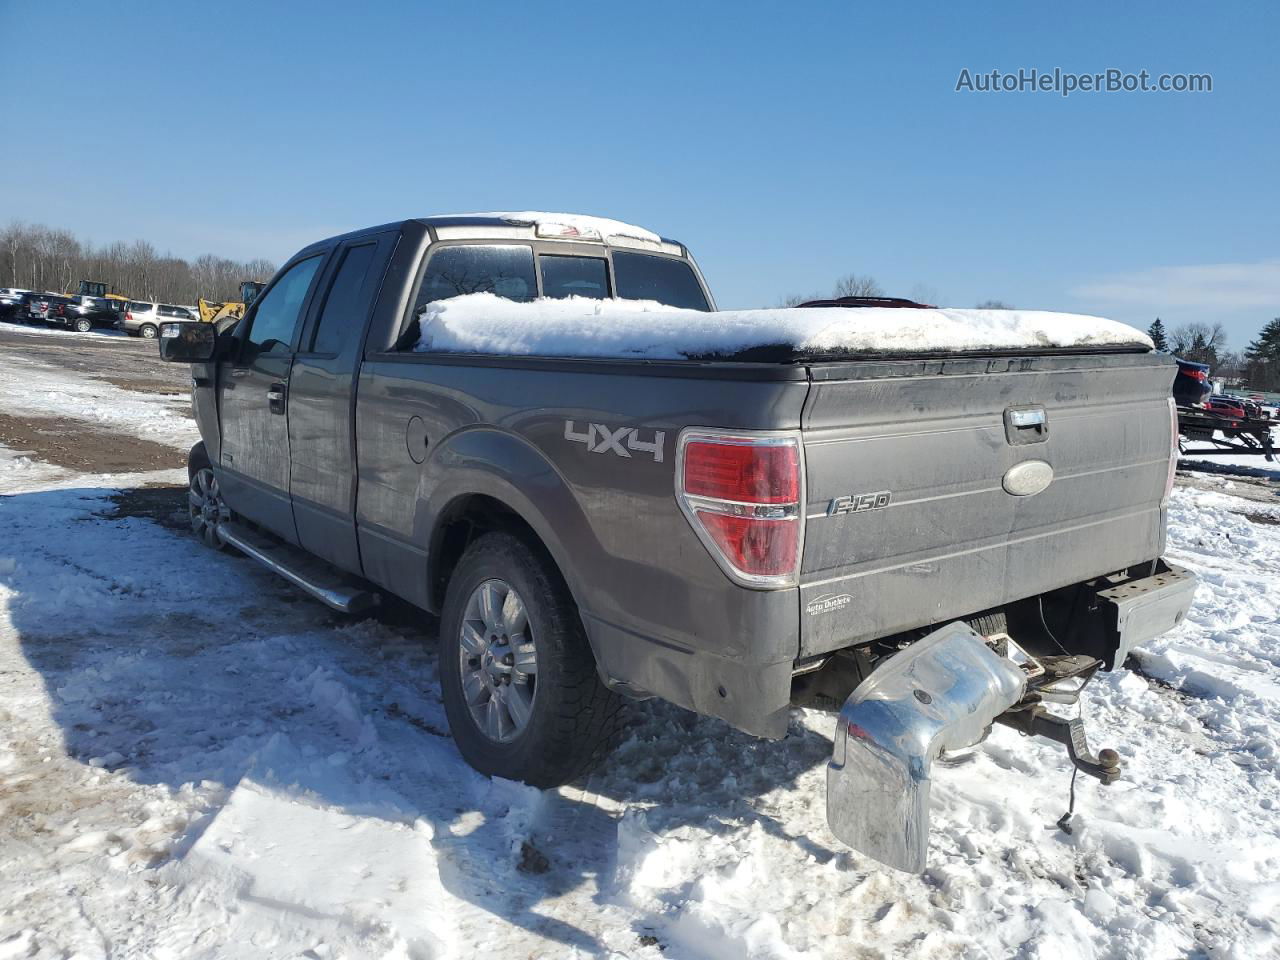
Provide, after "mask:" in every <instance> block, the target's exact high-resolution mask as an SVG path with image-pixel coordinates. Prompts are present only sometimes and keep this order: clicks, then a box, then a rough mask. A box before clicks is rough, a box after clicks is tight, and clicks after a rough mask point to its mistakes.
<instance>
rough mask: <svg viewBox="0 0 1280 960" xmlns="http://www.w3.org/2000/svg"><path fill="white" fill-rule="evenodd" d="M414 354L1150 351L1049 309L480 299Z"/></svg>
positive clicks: (444, 318) (1145, 342) (1107, 325)
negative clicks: (707, 306) (712, 306)
mask: <svg viewBox="0 0 1280 960" xmlns="http://www.w3.org/2000/svg"><path fill="white" fill-rule="evenodd" d="M419 324H420V337H419V340H418V343H417V345H416V346H415V348H414V349H415V350H417V351H434V352H455V353H485V354H500V355H515V356H522V355H524V356H542V357H611V358H624V359H625V358H642V359H650V360H682V359H688V358H690V357H714V356H719V357H732V356H735V355H740V354H742V353H743V352H744V351H749V350H752V349H758V348H765V347H781V348H783V349H784V350H787V351H789V352H792V353H795V354H800V355H845V356H857V355H885V354H889V355H894V354H920V353H949V352H956V351H980V350H1017V349H1027V348H1070V347H1107V346H1126V345H1128V346H1133V345H1137V346H1142V347H1147V348H1151V346H1152V344H1151V339H1150V338H1149V337H1148V336H1147V335H1146V334H1144V333H1142V332H1140V331H1138V330H1135V329H1134V328H1133V327H1130V326H1126V325H1125V324H1122V323H1117V322H1115V321H1114V320H1104V319H1103V318H1101V317H1089V316H1083V315H1079V314H1071V313H1048V312H1045V311H1041V310H951V309H919V310H917V309H896V308H883V307H865V308H864V307H812V308H804V309H797V308H780V309H774V310H722V311H718V312H712V313H708V312H704V311H700V310H682V309H677V308H675V307H668V306H665V305H663V304H660V303H655V302H653V301H650V300H594V299H590V298H586V297H569V298H567V299H563V300H558V299H541V300H535V301H533V302H531V303H518V302H516V301H513V300H506V299H503V298H501V297H498V296H495V295H494V294H491V293H473V294H468V295H466V296H462V297H454V298H452V299H449V300H440V301H437V302H435V303H429V304H427V305H426V306H425V307H424V308H423V310H422V312H421V313H420V315H419Z"/></svg>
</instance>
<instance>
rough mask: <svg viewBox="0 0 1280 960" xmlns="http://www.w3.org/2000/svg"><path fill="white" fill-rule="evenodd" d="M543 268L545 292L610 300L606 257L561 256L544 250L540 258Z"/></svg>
mask: <svg viewBox="0 0 1280 960" xmlns="http://www.w3.org/2000/svg"><path fill="white" fill-rule="evenodd" d="M538 266H540V267H541V268H542V295H543V296H544V297H553V298H556V299H563V298H564V297H590V298H592V299H594V300H607V299H608V298H609V297H610V295H611V293H610V290H609V261H607V260H605V259H604V257H577V256H559V255H555V254H549V253H544V254H543V255H542V256H540V257H538Z"/></svg>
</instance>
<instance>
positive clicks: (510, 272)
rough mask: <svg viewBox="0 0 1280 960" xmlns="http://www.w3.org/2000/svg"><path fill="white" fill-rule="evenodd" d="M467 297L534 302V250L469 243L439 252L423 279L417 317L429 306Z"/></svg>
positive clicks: (536, 291) (441, 249)
mask: <svg viewBox="0 0 1280 960" xmlns="http://www.w3.org/2000/svg"><path fill="white" fill-rule="evenodd" d="M468 293H492V294H495V295H496V296H499V297H505V298H506V299H508V300H522V301H524V300H533V299H534V298H535V297H537V295H538V281H537V278H536V277H535V276H534V273H533V249H532V248H531V247H527V246H524V245H522V244H515V243H495V244H479V243H468V244H459V245H458V246H452V247H441V248H439V249H437V250H436V251H435V252H433V253H432V254H431V259H430V260H429V261H427V269H426V272H424V273H423V275H422V284H421V286H419V287H418V297H417V300H416V302H415V306H414V314H415V316H416V315H417V313H418V311H419V310H421V308H422V307H423V306H425V305H426V304H428V303H433V302H434V301H436V300H448V299H450V298H451V297H461V296H465V295H466V294H468Z"/></svg>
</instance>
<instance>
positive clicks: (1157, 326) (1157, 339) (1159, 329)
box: [1147, 317, 1169, 353]
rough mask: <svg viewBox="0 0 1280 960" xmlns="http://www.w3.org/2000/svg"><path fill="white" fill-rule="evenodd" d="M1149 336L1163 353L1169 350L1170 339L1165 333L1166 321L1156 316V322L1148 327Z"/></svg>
mask: <svg viewBox="0 0 1280 960" xmlns="http://www.w3.org/2000/svg"><path fill="white" fill-rule="evenodd" d="M1147 336H1148V337H1150V338H1151V342H1152V343H1154V344H1155V345H1156V349H1157V350H1158V351H1160V352H1161V353H1168V352H1169V341H1168V340H1167V339H1166V338H1165V335H1164V321H1163V320H1161V319H1160V318H1159V317H1156V322H1155V323H1153V324H1152V325H1151V326H1149V327H1148V328H1147Z"/></svg>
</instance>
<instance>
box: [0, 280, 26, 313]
mask: <svg viewBox="0 0 1280 960" xmlns="http://www.w3.org/2000/svg"><path fill="white" fill-rule="evenodd" d="M30 292H31V291H30V290H24V289H22V288H20V287H0V320H9V319H11V318H12V317H13V315H14V314H15V313H16V312H17V310H18V304H20V303H21V302H22V295H23V294H24V293H30Z"/></svg>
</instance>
